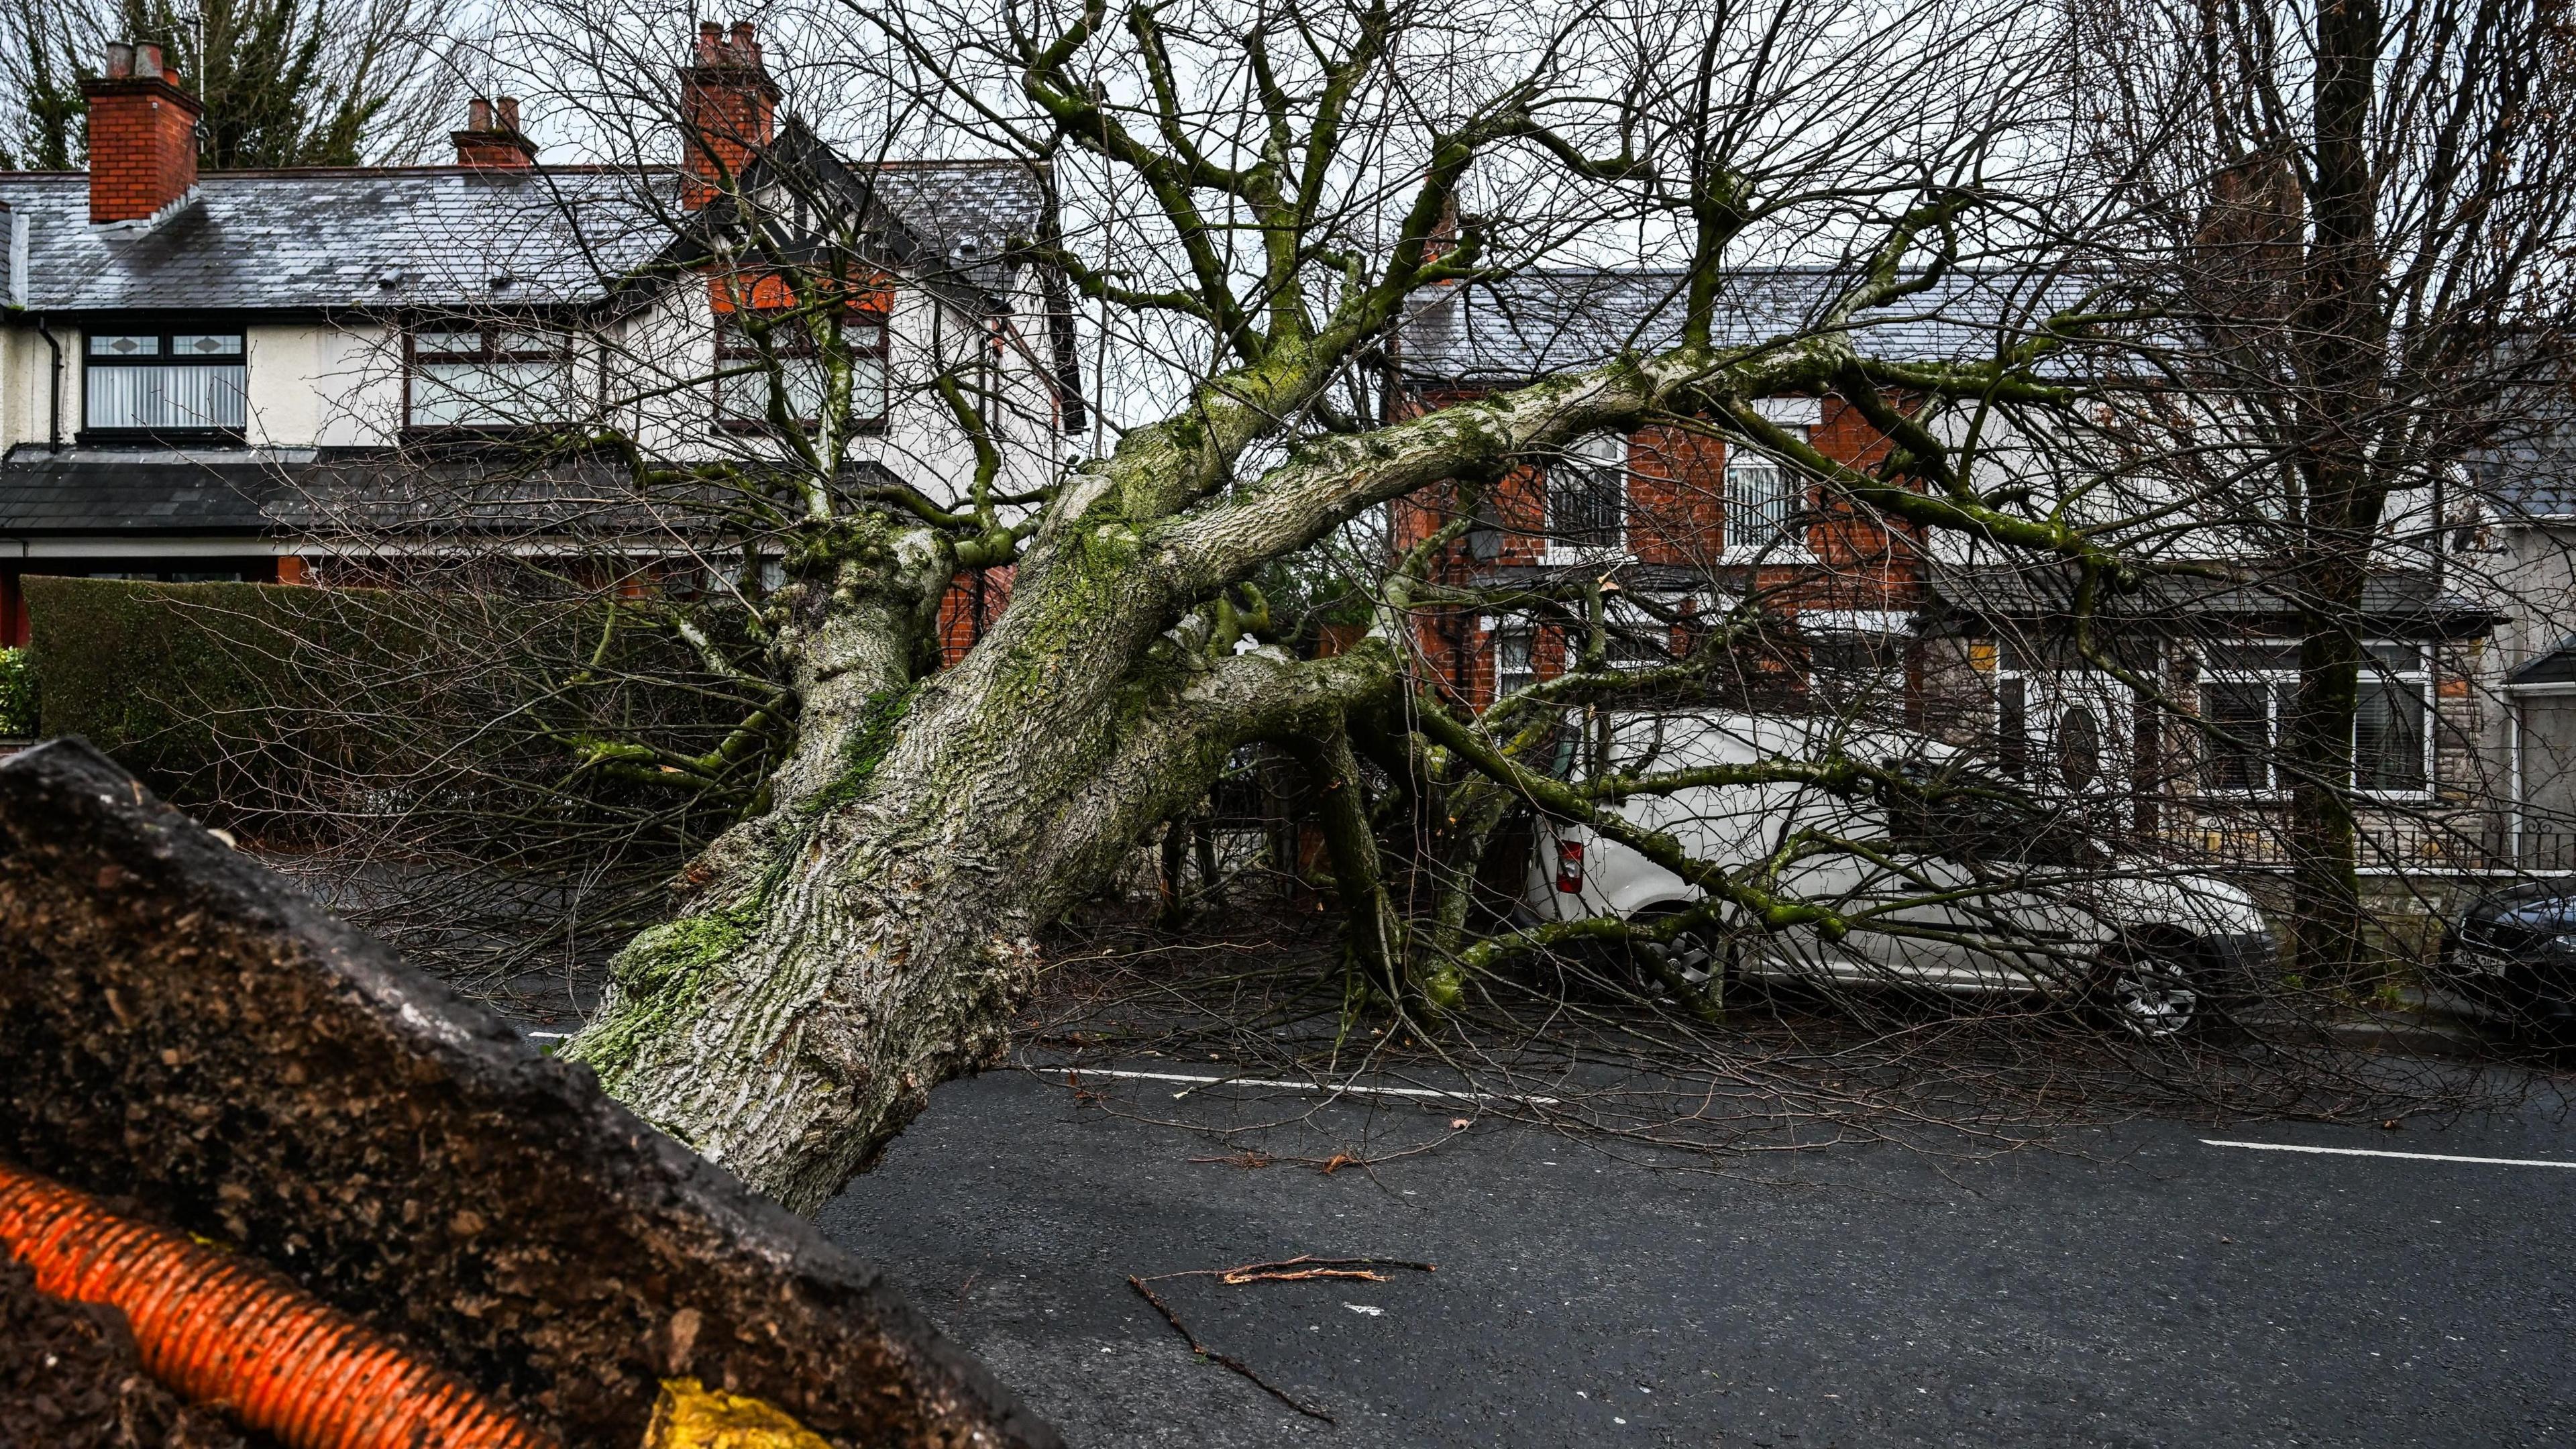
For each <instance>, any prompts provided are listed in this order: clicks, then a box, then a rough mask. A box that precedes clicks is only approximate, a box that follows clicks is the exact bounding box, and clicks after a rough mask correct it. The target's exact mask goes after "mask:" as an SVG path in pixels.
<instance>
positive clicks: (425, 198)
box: [0, 167, 675, 312]
mask: <svg viewBox="0 0 2576 1449" xmlns="http://www.w3.org/2000/svg"><path fill="white" fill-rule="evenodd" d="M674 185H675V183H674V181H673V178H672V176H671V174H670V173H667V172H662V173H651V172H641V173H639V172H631V171H630V172H616V171H592V170H576V169H568V168H561V167H544V168H539V169H536V170H533V171H517V172H511V171H494V170H485V169H476V168H465V167H424V168H417V169H408V168H407V169H402V170H378V169H367V168H347V169H326V170H311V171H247V172H215V173H209V174H208V175H207V176H205V177H204V178H203V179H202V180H200V181H199V182H198V189H197V197H196V200H195V201H194V202H193V203H191V204H189V205H187V206H185V207H183V208H181V209H180V210H179V211H178V212H177V213H175V214H174V215H172V216H170V217H168V218H166V219H165V220H163V221H162V223H161V224H160V225H159V226H157V227H154V228H153V229H152V230H150V231H149V232H146V233H143V234H141V235H123V234H119V233H118V232H117V231H115V230H114V229H111V228H99V227H93V226H91V225H90V221H89V179H88V177H87V176H86V175H83V174H80V173H57V174H26V173H18V174H7V175H0V202H5V203H6V204H7V205H8V206H10V207H11V208H12V209H13V210H19V211H23V212H25V213H26V214H27V217H28V221H29V225H28V236H27V271H28V277H27V295H26V302H25V305H26V306H27V307H28V308H30V309H32V310H41V311H47V312H88V311H111V310H117V309H123V308H150V309H153V310H156V311H157V310H180V309H203V310H208V311H214V310H233V309H241V310H251V311H271V310H304V309H321V308H361V309H364V308H388V307H402V306H475V305H480V306H490V305H493V304H495V303H504V304H511V305H518V306H532V305H546V304H561V303H567V302H576V301H581V300H586V299H589V298H592V297H595V296H597V295H599V291H600V286H601V283H602V282H603V281H604V280H605V279H607V278H609V277H612V276H615V275H617V274H619V273H622V272H624V271H627V270H630V269H632V268H634V267H636V266H638V265H641V264H642V263H643V262H645V261H647V260H649V259H650V258H651V257H652V256H653V255H654V254H655V253H656V252H658V251H659V250H661V248H662V247H663V246H665V245H666V244H667V243H668V242H669V240H670V237H669V232H668V230H667V229H666V228H664V227H663V226H661V225H659V224H658V223H657V222H656V220H655V212H656V208H657V203H658V205H660V206H663V207H667V206H668V205H670V203H671V193H672V191H673V188H674ZM503 277H506V278H508V279H509V280H507V281H506V282H501V283H499V284H498V285H496V284H495V279H496V278H503Z"/></svg>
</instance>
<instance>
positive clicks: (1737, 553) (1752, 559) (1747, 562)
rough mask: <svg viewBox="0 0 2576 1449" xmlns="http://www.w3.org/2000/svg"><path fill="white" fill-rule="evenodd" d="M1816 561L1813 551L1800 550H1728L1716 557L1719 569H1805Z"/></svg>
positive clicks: (1802, 548) (1801, 548)
mask: <svg viewBox="0 0 2576 1449" xmlns="http://www.w3.org/2000/svg"><path fill="white" fill-rule="evenodd" d="M1815 561H1816V555H1815V554H1814V552H1813V551H1811V550H1809V549H1806V548H1804V547H1800V548H1773V549H1737V548H1730V549H1726V550H1724V551H1723V552H1721V553H1719V554H1718V556H1717V563H1718V567H1720V568H1736V569H1745V568H1805V567H1807V566H1808V565H1810V564H1813V563H1814V562H1815Z"/></svg>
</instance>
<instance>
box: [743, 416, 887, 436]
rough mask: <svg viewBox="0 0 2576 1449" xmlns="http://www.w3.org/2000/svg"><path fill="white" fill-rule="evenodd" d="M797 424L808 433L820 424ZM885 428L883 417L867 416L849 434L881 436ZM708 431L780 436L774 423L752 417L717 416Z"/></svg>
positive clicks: (852, 424)
mask: <svg viewBox="0 0 2576 1449" xmlns="http://www.w3.org/2000/svg"><path fill="white" fill-rule="evenodd" d="M798 426H799V427H800V428H802V429H803V430H804V431H806V432H809V433H810V432H813V431H815V430H816V429H818V428H820V427H821V426H822V424H820V423H814V422H807V423H801V424H799V425H798ZM885 430H886V424H885V419H883V418H867V419H862V420H860V421H856V422H853V423H851V424H850V433H849V435H850V436H851V437H853V438H876V437H883V436H884V435H885ZM709 431H710V432H713V433H717V434H719V435H722V436H726V437H736V438H775V437H779V436H781V433H780V430H779V427H778V425H777V424H776V423H772V422H763V421H759V420H756V419H752V418H718V419H716V420H715V422H714V424H712V425H711V426H710V428H709Z"/></svg>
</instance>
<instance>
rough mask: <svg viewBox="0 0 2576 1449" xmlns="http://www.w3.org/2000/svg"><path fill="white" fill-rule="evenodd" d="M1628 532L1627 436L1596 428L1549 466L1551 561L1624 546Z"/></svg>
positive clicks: (1592, 555)
mask: <svg viewBox="0 0 2576 1449" xmlns="http://www.w3.org/2000/svg"><path fill="white" fill-rule="evenodd" d="M1627 532H1628V439H1627V437H1626V436H1625V435H1624V434H1620V433H1594V434H1593V435H1592V436H1590V437H1588V438H1585V439H1583V440H1582V441H1580V442H1577V443H1576V444H1574V446H1572V447H1570V448H1568V449H1566V450H1565V454H1564V456H1563V457H1561V458H1558V459H1557V460H1555V461H1554V462H1553V463H1551V464H1550V465H1549V466H1548V470H1547V555H1548V562H1550V563H1574V562H1578V561H1583V560H1589V559H1596V558H1599V557H1601V556H1602V555H1604V554H1617V553H1620V552H1623V551H1624V550H1625V549H1626V548H1627Z"/></svg>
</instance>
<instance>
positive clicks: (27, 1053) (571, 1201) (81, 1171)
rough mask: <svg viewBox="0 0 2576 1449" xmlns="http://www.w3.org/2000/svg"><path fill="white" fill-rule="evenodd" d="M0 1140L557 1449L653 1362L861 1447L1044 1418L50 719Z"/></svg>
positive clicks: (674, 1152) (8, 876)
mask: <svg viewBox="0 0 2576 1449" xmlns="http://www.w3.org/2000/svg"><path fill="white" fill-rule="evenodd" d="M0 1157H6V1158H8V1159H9V1160H11V1161H13V1162H17V1163H19V1164H22V1165H24V1166H26V1167H29V1168H33V1169H35V1170H37V1171H40V1172H44V1173H47V1174H49V1175H51V1176H53V1177H55V1178H57V1179H60V1180H61V1181H64V1182H66V1183H69V1184H71V1185H73V1186H76V1187H79V1188H82V1189H84V1190H86V1191H89V1192H92V1193H95V1194H100V1195H103V1196H107V1197H109V1198H111V1199H114V1200H120V1201H121V1205H122V1207H123V1208H124V1209H126V1210H131V1211H134V1212H137V1213H139V1214H141V1215H143V1216H147V1217H151V1218H154V1219H157V1220H159V1221H161V1222H164V1223H167V1224H169V1225H171V1226H174V1227H177V1228H181V1229H183V1230H186V1231H188V1232H192V1233H197V1234H201V1235H204V1236H206V1237H209V1238H213V1239H216V1240H219V1241H222V1242H225V1243H228V1244H231V1245H234V1246H237V1247H238V1248H240V1249H241V1250H242V1251H244V1252H247V1253H250V1254H253V1255H255V1256H257V1257H258V1258H260V1259H262V1260H264V1261H265V1262H266V1263H268V1264H269V1265H271V1266H273V1267H275V1268H277V1269H278V1270H280V1271H282V1272H284V1273H285V1274H287V1275H288V1276H289V1277H291V1278H293V1279H294V1280H296V1281H297V1282H299V1283H301V1284H302V1285H303V1286H304V1287H305V1288H307V1289H308V1290H310V1291H312V1292H313V1293H315V1294H316V1295H318V1296H319V1297H321V1298H323V1299H325V1300H327V1301H329V1302H331V1303H333V1304H334V1305H336V1306H338V1307H340V1308H343V1309H345V1310H347V1311H349V1312H351V1313H354V1314H357V1315H358V1316H360V1317H362V1318H365V1319H367V1320H368V1321H369V1322H371V1323H373V1324H375V1325H376V1326H377V1327H379V1328H382V1329H385V1330H387V1331H389V1332H392V1333H395V1334H397V1335H399V1336H401V1337H403V1338H404V1339H406V1340H408V1341H410V1342H411V1343H412V1344H414V1345H415V1346H417V1347H419V1348H420V1349H422V1350H423V1351H425V1352H426V1353H428V1354H429V1355H430V1356H432V1357H434V1358H436V1359H437V1360H439V1361H440V1362H441V1363H443V1364H445V1365H446V1366H447V1367H449V1368H451V1369H453V1370H455V1371H457V1372H459V1373H461V1374H463V1375H465V1376H466V1377H468V1378H470V1379H472V1380H474V1381H475V1382H476V1383H477V1384H479V1385H480V1386H482V1387H483V1388H484V1389H485V1390H486V1391H488V1392H491V1393H493V1394H495V1395H496V1396H498V1397H500V1398H502V1399H504V1400H506V1401H508V1402H509V1403H511V1404H512V1405H514V1406H515V1407H517V1408H518V1409H519V1410H520V1411H521V1412H523V1413H525V1414H527V1415H528V1416H530V1417H531V1418H533V1419H535V1420H537V1421H539V1422H540V1423H542V1424H544V1425H546V1426H547V1427H549V1428H551V1429H553V1430H554V1431H555V1432H557V1433H558V1434H560V1435H561V1436H562V1437H563V1439H564V1441H565V1443H566V1444H567V1445H570V1446H593V1445H596V1446H601V1449H610V1446H614V1449H633V1446H634V1445H635V1444H637V1443H639V1442H640V1441H641V1439H642V1437H643V1430H644V1425H645V1421H646V1419H647V1417H648V1415H649V1413H650V1410H651V1407H652V1402H653V1397H654V1394H655V1391H656V1387H657V1384H658V1381H659V1380H660V1379H661V1378H662V1377H664V1376H666V1375H678V1374H687V1375H690V1376H692V1377H696V1378H700V1379H703V1380H706V1381H707V1382H709V1383H711V1384H720V1385H722V1386H723V1387H725V1388H727V1389H730V1390H733V1391H735V1392H739V1393H745V1394H751V1395H756V1396H758V1397H760V1398H764V1399H767V1400H769V1401H771V1402H772V1403H775V1404H777V1405H779V1406H780V1407H782V1408H784V1409H786V1410H788V1411H789V1412H791V1413H793V1414H795V1415H796V1416H797V1417H798V1418H799V1419H801V1420H803V1421H804V1422H805V1424H806V1425H807V1426H809V1427H810V1428H812V1429H814V1430H815V1431H816V1432H818V1433H821V1434H823V1435H825V1436H826V1437H828V1438H831V1439H833V1440H835V1441H838V1442H840V1443H843V1444H849V1445H859V1444H865V1445H868V1446H871V1449H873V1446H878V1445H923V1446H932V1445H936V1446H943V1449H948V1446H954V1449H966V1446H978V1449H983V1446H991V1449H1003V1446H1023V1449H1051V1446H1055V1445H1058V1444H1060V1442H1061V1441H1060V1440H1059V1439H1058V1438H1057V1436H1056V1434H1055V1432H1054V1431H1053V1430H1052V1429H1050V1428H1048V1427H1047V1426H1046V1425H1045V1424H1043V1423H1042V1422H1040V1421H1039V1420H1037V1419H1036V1418H1035V1417H1034V1416H1033V1415H1031V1414H1030V1413H1029V1412H1028V1411H1027V1410H1025V1409H1023V1408H1021V1407H1019V1406H1018V1405H1017V1404H1016V1403H1014V1402H1013V1401H1012V1399H1011V1397H1010V1396H1009V1394H1008V1393H1007V1392H1005V1391H1004V1390H1003V1389H1002V1388H1001V1387H1000V1386H999V1385H998V1384H996V1383H995V1382H994V1381H993V1379H992V1377H991V1376H990V1375H989V1374H987V1373H986V1372H985V1371H984V1369H983V1368H982V1367H981V1366H980V1365H979V1364H977V1363H976V1362H975V1361H974V1360H973V1359H972V1358H970V1357H969V1356H967V1355H966V1354H965V1353H964V1352H963V1351H961V1350H960V1349H958V1348H957V1347H956V1346H955V1345H953V1344H951V1343H949V1342H947V1341H946V1340H944V1339H943V1338H942V1337H941V1336H940V1335H939V1333H938V1331H937V1330H936V1329H934V1328H932V1327H931V1326H930V1325H929V1324H928V1323H927V1322H926V1321H925V1320H923V1319H922V1318H921V1317H920V1316H918V1315H917V1314H915V1313H914V1312H913V1311H912V1310H911V1309H910V1308H909V1307H907V1306H906V1305H905V1304H904V1303H903V1302H902V1301H901V1300H900V1299H899V1298H898V1297H897V1295H896V1294H895V1292H894V1291H893V1290H892V1289H891V1288H889V1287H888V1286H887V1284H886V1282H885V1279H884V1277H883V1275H882V1273H881V1272H880V1271H879V1270H878V1269H876V1268H874V1267H871V1266H869V1265H866V1264H863V1263H860V1262H858V1261H857V1260H855V1259H853V1258H851V1257H850V1256H848V1255H847V1254H845V1253H843V1252H842V1251H841V1250H840V1249H838V1248H836V1247H834V1246H832V1245H831V1244H830V1243H828V1242H826V1241H824V1239H823V1238H822V1237H821V1236H820V1235H819V1234H817V1233H816V1232H815V1230H814V1229H813V1228H812V1227H811V1226H810V1225H809V1224H807V1223H806V1222H804V1221H803V1220H801V1219H798V1218H796V1217H794V1216H792V1215H790V1214H789V1213H787V1212H786V1211H784V1210H783V1209H780V1208H779V1207H777V1206H776V1205H774V1204H772V1203H770V1202H768V1201H767V1200H766V1199H763V1198H760V1197H758V1196H755V1195H754V1194H752V1193H751V1192H750V1191H748V1190H747V1189H745V1188H744V1187H743V1186H742V1185H741V1184H740V1183H738V1182H736V1181H735V1180H734V1179H733V1178H732V1177H731V1176H729V1175H728V1174H726V1173H725V1172H723V1171H721V1170H720V1169H718V1168H716V1167H714V1166H712V1165H710V1164H708V1163H707V1162H706V1161H705V1160H703V1159H701V1158H699V1157H698V1156H697V1155H696V1154H694V1153H692V1152H690V1151H689V1150H688V1149H687V1148H685V1147H683V1146H681V1145H680V1144H679V1143H676V1142H674V1141H672V1140H671V1139H669V1138H668V1137H665V1136H664V1135H663V1134H661V1133H660V1132H658V1131H656V1130H654V1129H653V1128H652V1127H650V1126H648V1125H646V1124H645V1123H644V1122H642V1121H641V1120H639V1119H638V1118H636V1117H635V1116H634V1115H633V1114H631V1113H629V1112H628V1111H626V1109H624V1108H623V1107H620V1106H619V1105H617V1104H616V1103H615V1102H612V1101H610V1100H609V1099H608V1098H607V1097H606V1096H604V1095H603V1094H602V1093H601V1092H600V1090H599V1086H598V1083H597V1081H596V1079H595V1078H594V1077H593V1076H592V1075H591V1073H590V1072H589V1071H588V1070H587V1069H586V1068H583V1067H579V1066H576V1065H571V1064H567V1063H563V1062H557V1061H555V1060H553V1059H551V1058H549V1057H547V1056H545V1055H543V1054H542V1053H540V1052H539V1051H538V1050H537V1049H536V1048H535V1047H534V1046H532V1045H530V1044H529V1043H528V1042H526V1041H525V1040H523V1039H522V1038H521V1037H520V1036H519V1034H518V1033H517V1032H515V1031H513V1030H511V1029H510V1028H509V1027H507V1026H506V1025H504V1024H503V1023H502V1022H500V1021H499V1020H497V1019H496V1018H494V1017H492V1016H490V1015H489V1014H487V1013H485V1012H484V1011H482V1010H481V1009H479V1008H477V1007H475V1006H472V1005H470V1004H468V1003H466V1002H464V1001H463V1000H461V999H460V998H458V997H457V996H456V995H455V994H454V993H453V992H451V991H450V990H448V988H447V987H445V986H444V985H442V984H440V983H439V982H437V981H435V980H433V979H431V978H430V977H428V976H426V975H424V974H422V973H420V972H418V971H415V970H413V969H412V968H410V967H408V966H406V965H404V964H403V963H402V962H401V961H399V960H398V959H396V958H395V957H394V956H393V954H392V953H391V952H389V951H388V950H386V949H385V947H384V946H382V945H381V944H379V943H378V942H376V941H374V940H373V939H371V938H369V937H368V936H366V935H364V934H363V933H361V932H359V931H357V930H355V929H354V928H352V927H350V926H348V925H346V924H344V923H342V922H340V921H338V920H336V919H334V918H333V917H331V916H330V915H328V914H327V913H325V912H324V911H323V910H322V909H321V908H320V907H319V906H317V905H316V904H314V902H313V901H312V900H310V899H309V898H308V897H306V896H305V895H304V894H303V893H302V892H301V891H299V890H298V889H296V888H295V887H294V886H293V885H291V884H289V883H288V882H287V881H285V880H284V879H283V878H281V877H279V876H278V875H276V874H274V873H273V872H271V871H269V870H267V869H265V868H264V867H262V866H260V865H258V864H256V863H254V862H253V861H251V860H249V859H247V858H245V857H243V856H241V855H239V854H237V853H235V852H234V851H232V850H231V849H229V848H227V847H226V846H225V845H224V844H223V843H222V842H221V841H219V840H217V839H216V838H215V837H214V836H213V835H211V834H209V833H207V832H206V831H205V830H203V829H201V828H199V827H198V826H197V825H196V824H194V823H193V822H191V821H190V820H188V819H187V818H186V817H185V816H183V815H181V814H179V813H178V812H176V811H174V810H171V809H169V808H168V807H166V806H164V805H163V804H161V803H160V802H159V801H158V800H156V799H154V798H153V797H152V796H151V794H150V793H149V792H148V791H146V790H145V789H144V788H143V786H142V785H140V784H139V783H137V782H136V781H135V780H134V779H133V778H132V777H130V776H128V775H127V774H126V773H125V772H124V771H122V770H120V769H118V768H117V767H116V766H115V765H114V764H112V763H110V762H109V761H108V760H107V759H105V758H104V757H102V756H100V755H99V754H97V753H96V752H95V751H93V750H91V749H90V748H89V747H87V746H86V745H82V744H79V743H77V742H57V743H54V744H49V745H45V746H42V747H39V748H37V749H34V750H30V751H28V752H26V753H24V754H21V755H19V756H17V757H15V758H13V759H10V760H9V761H7V762H6V763H5V764H0Z"/></svg>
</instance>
